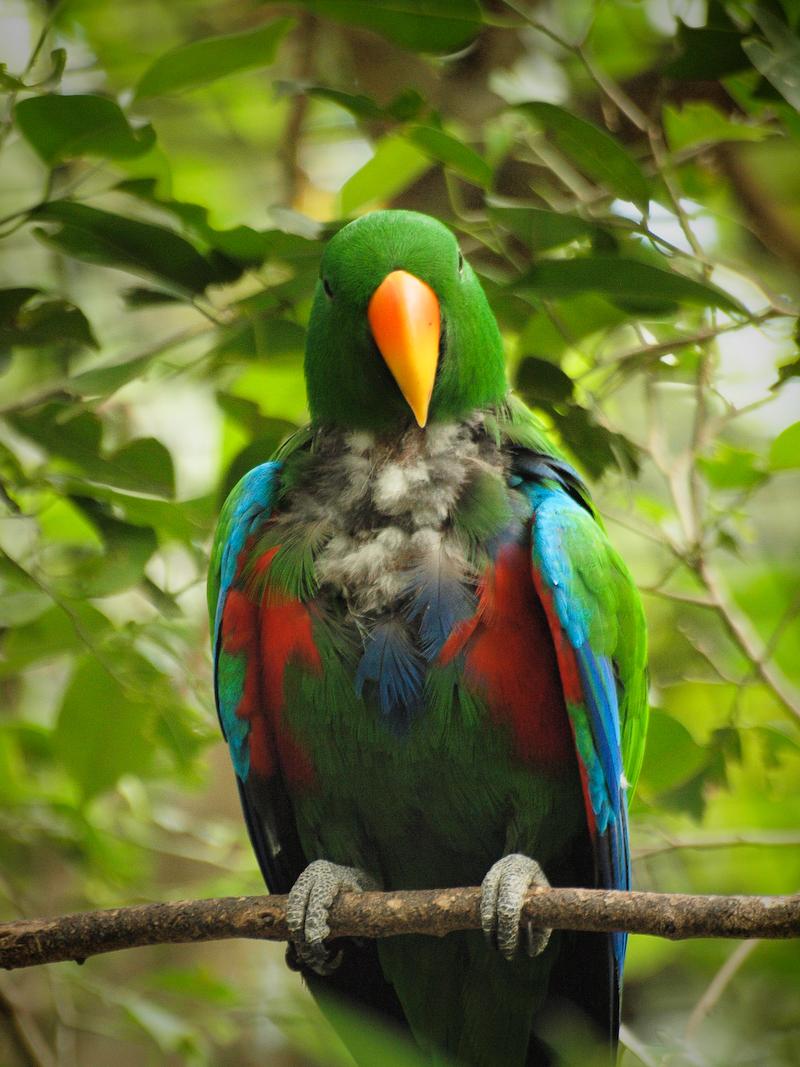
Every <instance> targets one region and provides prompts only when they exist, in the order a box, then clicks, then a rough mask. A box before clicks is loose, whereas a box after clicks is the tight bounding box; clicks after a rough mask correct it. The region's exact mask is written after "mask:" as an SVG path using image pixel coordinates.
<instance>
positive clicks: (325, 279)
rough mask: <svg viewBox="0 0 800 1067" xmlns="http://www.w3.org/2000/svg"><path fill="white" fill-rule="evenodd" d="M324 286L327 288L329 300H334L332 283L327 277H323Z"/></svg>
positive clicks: (326, 293) (326, 292)
mask: <svg viewBox="0 0 800 1067" xmlns="http://www.w3.org/2000/svg"><path fill="white" fill-rule="evenodd" d="M322 288H323V289H324V290H325V295H326V296H327V297H328V299H329V300H333V289H331V283H330V282H329V281H328V279H327V278H323V279H322Z"/></svg>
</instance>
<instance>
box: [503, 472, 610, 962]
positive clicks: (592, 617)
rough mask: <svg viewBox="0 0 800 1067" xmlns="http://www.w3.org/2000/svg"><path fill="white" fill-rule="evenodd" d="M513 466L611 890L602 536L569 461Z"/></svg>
mask: <svg viewBox="0 0 800 1067" xmlns="http://www.w3.org/2000/svg"><path fill="white" fill-rule="evenodd" d="M514 470H515V473H516V474H517V475H518V476H520V475H521V477H522V480H521V482H520V483H519V488H520V489H521V490H522V492H524V493H525V495H526V497H527V498H528V500H529V502H530V504H531V506H532V510H533V519H534V521H533V524H532V545H531V549H532V557H533V565H534V567H535V568H536V569H537V571H538V574H539V575H540V577H541V580H542V582H543V584H544V586H545V588H546V589H547V591H548V592H549V593H550V595H551V596H552V602H553V606H554V609H555V615H556V620H551V625H553V622H554V621H555V624H556V625H559V626H560V627H561V629H562V631H563V634H564V635H565V637H566V638H567V641H568V642H569V645H570V646H571V648H572V650H573V652H574V654H575V661H576V663H577V666H578V674H579V678H580V683H581V691H582V694H583V703H582V706H581V707H578V708H572V707H571V708H570V715H571V717H572V718H573V721H574V724H575V727H576V741H577V744H576V749H577V754H578V759H579V761H580V762H581V763H582V765H583V768H584V771H585V773H586V781H587V785H588V794H589V802H590V804H591V808H592V815H593V817H594V824H595V826H594V833H595V841H594V845H595V855H596V860H597V868H598V882H599V884H600V885H602V886H603V887H605V888H609V889H628V888H630V854H629V847H628V828H627V799H626V789H625V777H624V773H623V763H622V749H621V732H620V709H619V692H618V688H617V680H616V673H615V667H614V661H613V654H614V651H615V647H614V646H615V642H616V638H617V629H616V626H615V624H614V620H613V619H608V618H606V617H605V616H606V614H608V612H609V609H610V607H611V608H613V606H612V605H610V604H609V603H608V600H607V598H604V596H603V595H602V590H603V586H602V582H600V583H598V580H597V578H598V574H602V573H603V572H602V568H603V567H604V565H605V553H606V541H605V534H604V533H603V531H602V529H601V527H600V526H599V525H598V523H597V522H596V520H595V518H594V516H593V513H592V512H591V510H590V508H589V506H587V504H586V503H585V499H586V497H585V496H584V494H585V492H586V491H585V490H583V492H581V491H580V489H579V488H578V486H579V479H578V476H577V474H575V472H574V471H572V469H571V468H569V467H568V465H566V464H563V465H560V466H558V467H555V466H553V464H552V462H551V461H550V460H549V459H548V462H547V463H546V464H544V463H537V462H535V458H529V460H528V462H527V463H526V464H525V465H522V466H520V465H519V464H516V465H515V468H514ZM576 482H578V485H576V484H575V483H576ZM598 568H599V569H598ZM582 738H586V739H588V743H587V742H586V741H583V742H582V740H581V739H582ZM612 945H613V950H614V957H615V961H616V964H617V968H618V974H621V972H622V964H623V962H624V957H625V946H626V935H625V934H623V933H618V934H614V935H612Z"/></svg>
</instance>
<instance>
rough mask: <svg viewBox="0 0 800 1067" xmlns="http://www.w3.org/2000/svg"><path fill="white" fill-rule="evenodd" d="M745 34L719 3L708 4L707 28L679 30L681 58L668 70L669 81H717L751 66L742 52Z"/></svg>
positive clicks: (684, 26) (718, 0) (686, 27)
mask: <svg viewBox="0 0 800 1067" xmlns="http://www.w3.org/2000/svg"><path fill="white" fill-rule="evenodd" d="M742 37H743V34H742V32H741V30H740V29H739V28H738V26H737V25H736V23H735V22H733V21H732V19H731V18H730V17H729V16H728V13H727V11H726V10H725V5H724V4H722V3H721V2H720V0H711V3H709V5H708V16H707V19H706V25H705V26H702V27H694V26H687V25H685V24H684V23H681V25H680V29H679V30H678V43H679V45H680V48H681V53H680V55H679V56H678V57H677V58H676V59H674V60H673V61H672V62H671V63H670V64H669V65H668V66H667V67H666V68H665V69H664V73H665V74H666V75H667V77H668V78H686V79H688V80H695V79H696V80H698V81H715V80H716V79H719V78H724V77H725V76H726V75H728V74H735V73H736V72H737V71H740V70H746V69H747V68H748V66H749V64H748V62H747V56H746V54H745V52H744V50H743V49H742Z"/></svg>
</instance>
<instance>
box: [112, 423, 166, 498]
mask: <svg viewBox="0 0 800 1067" xmlns="http://www.w3.org/2000/svg"><path fill="white" fill-rule="evenodd" d="M106 463H107V465H108V468H110V470H108V472H107V473H105V476H104V477H101V478H100V480H101V481H104V482H110V484H111V485H115V486H117V487H118V488H120V489H133V490H138V491H139V492H146V493H154V494H156V495H157V496H174V495H175V470H174V467H173V464H172V456H171V455H170V454H169V451H168V450H167V448H166V446H165V445H163V444H162V443H161V441H159V440H157V438H155V437H138V438H137V439H136V440H135V441H130V442H129V443H128V444H127V445H123V446H122V448H120V449H118V450H117V451H116V452H113V453H112V454H111V455H110V456H109V457H108V460H107V461H104V463H103V471H101V472H99V473H104V472H105V470H106Z"/></svg>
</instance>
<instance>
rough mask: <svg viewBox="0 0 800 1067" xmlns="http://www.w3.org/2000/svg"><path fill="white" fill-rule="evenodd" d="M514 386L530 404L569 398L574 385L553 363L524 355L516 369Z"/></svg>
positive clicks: (554, 401) (555, 401)
mask: <svg viewBox="0 0 800 1067" xmlns="http://www.w3.org/2000/svg"><path fill="white" fill-rule="evenodd" d="M516 388H517V390H518V391H519V392H520V393H521V394H522V396H523V397H524V398H525V399H526V400H528V401H529V402H530V403H532V404H536V403H540V402H541V401H549V402H550V403H558V402H559V401H564V400H569V399H570V397H571V396H572V394H573V392H574V390H575V385H574V382H573V381H572V379H571V378H570V377H569V375H568V374H565V373H564V371H563V370H562V369H561V368H560V367H559V366H558V365H557V364H555V363H550V362H549V361H548V360H546V359H537V358H536V357H535V356H525V358H524V359H523V360H522V362H521V363H520V365H519V367H518V369H517V380H516Z"/></svg>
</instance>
